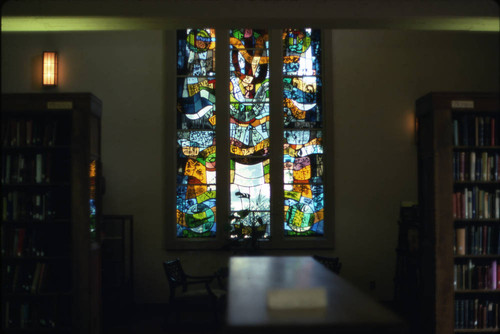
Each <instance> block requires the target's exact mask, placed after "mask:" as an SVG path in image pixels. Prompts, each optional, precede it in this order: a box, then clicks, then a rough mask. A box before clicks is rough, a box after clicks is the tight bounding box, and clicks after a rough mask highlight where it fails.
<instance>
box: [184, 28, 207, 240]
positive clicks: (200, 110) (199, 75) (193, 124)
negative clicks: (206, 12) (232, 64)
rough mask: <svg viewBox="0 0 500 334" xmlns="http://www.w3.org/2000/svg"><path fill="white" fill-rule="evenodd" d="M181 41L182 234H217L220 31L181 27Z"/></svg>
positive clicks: (205, 235)
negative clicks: (217, 50) (217, 42)
mask: <svg viewBox="0 0 500 334" xmlns="http://www.w3.org/2000/svg"><path fill="white" fill-rule="evenodd" d="M177 41H178V48H177V112H178V117H177V237H179V238H198V237H214V236H215V232H216V219H215V218H216V216H215V213H216V201H215V198H216V192H215V184H216V168H215V162H216V155H215V131H214V130H215V125H216V124H215V102H216V101H215V72H214V71H215V31H214V30H213V29H187V30H180V31H178V33H177Z"/></svg>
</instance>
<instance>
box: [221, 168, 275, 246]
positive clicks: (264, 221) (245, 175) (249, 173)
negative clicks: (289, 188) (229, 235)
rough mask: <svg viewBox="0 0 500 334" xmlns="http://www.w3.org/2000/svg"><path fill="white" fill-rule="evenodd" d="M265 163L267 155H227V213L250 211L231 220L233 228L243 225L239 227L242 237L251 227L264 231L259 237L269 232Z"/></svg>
mask: <svg viewBox="0 0 500 334" xmlns="http://www.w3.org/2000/svg"><path fill="white" fill-rule="evenodd" d="M269 166H270V164H269V159H251V158H239V159H231V170H230V184H231V189H230V191H231V213H232V215H233V216H235V217H238V216H239V212H242V211H250V214H249V215H248V216H246V217H245V218H244V219H238V220H234V221H233V222H232V226H233V229H236V230H238V229H241V228H243V227H245V228H244V230H243V231H242V232H243V235H244V237H250V236H251V232H252V229H258V230H260V231H265V233H263V234H261V235H260V237H268V236H269V230H270V227H269V217H270V212H269V211H270V209H271V208H270V203H271V188H270V184H269V179H270V178H269V175H270V174H269V171H270V169H269ZM235 225H237V226H235ZM240 232H241V231H240ZM253 232H254V233H255V231H253Z"/></svg>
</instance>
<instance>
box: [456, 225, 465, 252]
mask: <svg viewBox="0 0 500 334" xmlns="http://www.w3.org/2000/svg"><path fill="white" fill-rule="evenodd" d="M456 235H457V240H456V243H457V247H456V249H457V255H465V249H466V244H465V227H460V228H457V229H456Z"/></svg>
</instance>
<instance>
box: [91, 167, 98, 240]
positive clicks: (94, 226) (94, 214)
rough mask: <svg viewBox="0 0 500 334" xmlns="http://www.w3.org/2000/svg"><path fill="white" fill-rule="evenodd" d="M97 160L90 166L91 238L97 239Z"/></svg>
mask: <svg viewBox="0 0 500 334" xmlns="http://www.w3.org/2000/svg"><path fill="white" fill-rule="evenodd" d="M96 169H97V161H95V160H92V161H91V162H90V167H89V179H90V199H89V204H90V238H91V239H92V240H96V239H97V205H96V189H97V188H96V187H97V185H96V177H97V171H96Z"/></svg>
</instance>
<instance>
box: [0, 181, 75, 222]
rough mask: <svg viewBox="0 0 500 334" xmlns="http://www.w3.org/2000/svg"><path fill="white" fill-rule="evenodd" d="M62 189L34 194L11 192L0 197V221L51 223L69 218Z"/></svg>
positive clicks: (67, 204) (66, 202)
mask: <svg viewBox="0 0 500 334" xmlns="http://www.w3.org/2000/svg"><path fill="white" fill-rule="evenodd" d="M65 194H66V192H65V191H64V188H59V189H50V190H42V191H40V190H38V191H36V192H28V191H26V192H25V191H19V190H13V191H9V192H7V193H4V194H3V195H2V221H21V220H29V221H34V222H36V221H51V220H53V219H57V218H65V217H69V207H70V206H69V205H70V198H69V196H65Z"/></svg>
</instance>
